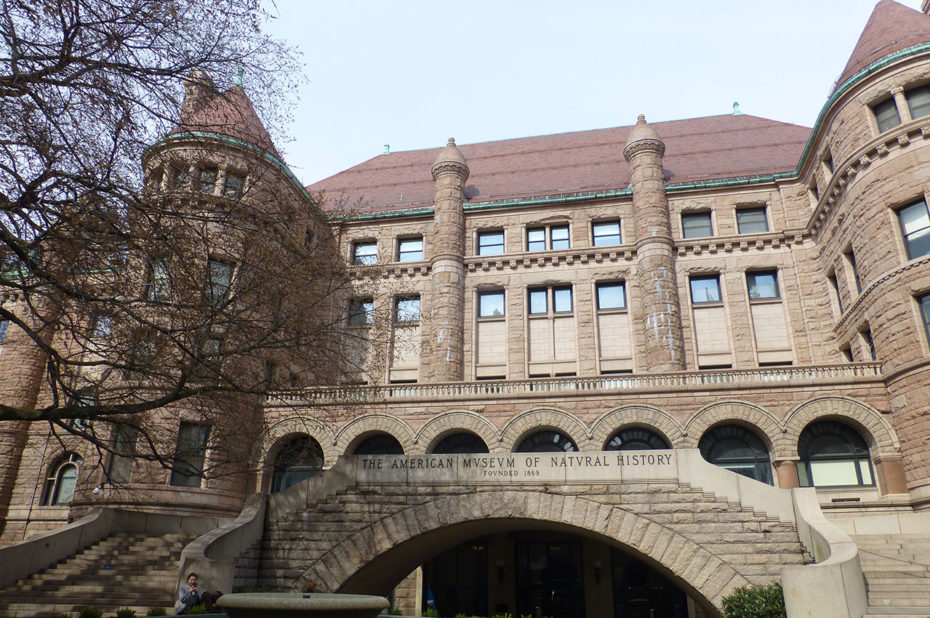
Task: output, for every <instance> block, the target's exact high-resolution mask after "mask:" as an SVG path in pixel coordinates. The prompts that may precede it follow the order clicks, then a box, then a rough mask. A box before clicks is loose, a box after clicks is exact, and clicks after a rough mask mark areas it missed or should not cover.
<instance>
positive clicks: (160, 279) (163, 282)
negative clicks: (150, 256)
mask: <svg viewBox="0 0 930 618" xmlns="http://www.w3.org/2000/svg"><path fill="white" fill-rule="evenodd" d="M167 297H168V262H166V261H165V260H151V261H150V262H149V264H148V269H147V272H146V275H145V298H146V299H148V300H164V299H165V298H167Z"/></svg>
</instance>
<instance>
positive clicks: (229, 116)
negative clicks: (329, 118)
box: [172, 86, 281, 159]
mask: <svg viewBox="0 0 930 618" xmlns="http://www.w3.org/2000/svg"><path fill="white" fill-rule="evenodd" d="M184 120H185V122H184V124H183V125H181V126H178V127H177V128H176V129H175V130H174V131H172V133H184V132H187V131H205V132H209V133H219V134H220V135H228V136H229V137H235V138H237V139H241V140H243V141H246V142H248V143H250V144H252V145H254V146H258V147H259V148H261V149H262V150H264V151H266V152H269V153H271V154H273V155H274V156H275V157H277V158H278V159H280V158H281V155H280V154H279V153H278V150H277V148H275V146H274V143H273V142H272V141H271V136H270V135H269V134H268V130H267V129H266V128H265V125H264V124H262V121H261V120H260V119H259V117H258V114H257V113H255V108H254V107H252V102H251V101H249V97H248V95H247V94H246V93H245V90H243V89H242V87H241V86H233V87H232V88H230V89H229V90H227V91H225V92H220V93H218V94H217V95H216V96H214V97H213V98H212V99H210V100H209V101H208V102H207V103H206V104H204V105H203V107H201V108H200V109H198V110H197V111H196V112H194V113H193V114H191V117H190V118H186V119H184Z"/></svg>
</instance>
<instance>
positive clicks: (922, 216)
mask: <svg viewBox="0 0 930 618" xmlns="http://www.w3.org/2000/svg"><path fill="white" fill-rule="evenodd" d="M898 217H899V218H900V220H901V229H902V230H903V231H904V243H905V245H907V257H908V258H909V259H914V258H918V257H920V256H922V255H927V254H928V253H930V216H928V215H927V204H926V203H925V202H924V201H920V202H917V203H916V204H911V205H910V206H907V207H905V208H902V209H901V210H899V211H898Z"/></svg>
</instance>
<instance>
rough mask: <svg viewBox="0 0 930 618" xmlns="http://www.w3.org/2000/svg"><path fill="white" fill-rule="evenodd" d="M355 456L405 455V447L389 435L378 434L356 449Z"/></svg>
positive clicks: (364, 441)
mask: <svg viewBox="0 0 930 618" xmlns="http://www.w3.org/2000/svg"><path fill="white" fill-rule="evenodd" d="M352 454H353V455H403V454H404V447H403V446H401V444H400V442H398V441H397V438H395V437H394V436H392V435H391V434H389V433H376V434H374V435H373V436H370V437H368V438H366V439H365V440H363V441H362V443H361V444H359V445H358V446H356V447H355V451H353V453H352Z"/></svg>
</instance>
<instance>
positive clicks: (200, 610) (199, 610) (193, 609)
mask: <svg viewBox="0 0 930 618" xmlns="http://www.w3.org/2000/svg"><path fill="white" fill-rule="evenodd" d="M206 613H207V606H206V605H204V604H203V603H200V604H198V605H191V606H190V607H188V608H187V610H186V611H185V612H184V614H185V615H188V614H206Z"/></svg>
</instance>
